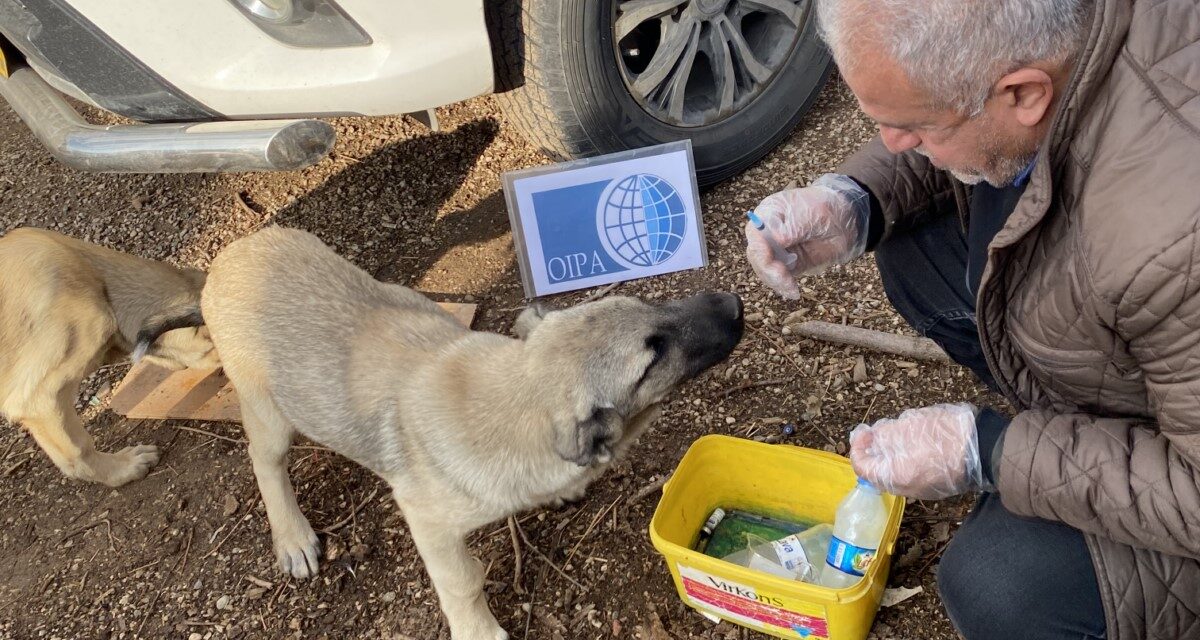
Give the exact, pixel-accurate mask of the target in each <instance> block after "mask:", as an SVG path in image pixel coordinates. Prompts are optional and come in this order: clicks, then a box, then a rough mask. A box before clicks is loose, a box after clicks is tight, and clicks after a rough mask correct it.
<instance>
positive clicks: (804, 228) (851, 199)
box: [746, 173, 871, 299]
mask: <svg viewBox="0 0 1200 640" xmlns="http://www.w3.org/2000/svg"><path fill="white" fill-rule="evenodd" d="M754 213H755V214H756V215H757V216H758V217H759V219H760V220H762V221H763V223H764V224H765V225H766V229H764V230H762V231H759V230H758V229H755V228H754V227H753V226H752V225H751V224H749V223H747V224H746V257H747V259H748V260H749V261H750V265H751V266H752V267H754V272H755V273H756V274H758V278H759V280H762V281H763V283H764V284H766V285H767V286H768V287H771V288H772V289H774V290H775V291H776V292H778V293H779V294H780V295H782V296H783V297H785V298H792V299H795V298H799V297H800V289H799V286H798V285H797V284H796V275H797V274H806V273H816V272H818V271H821V270H823V269H825V268H826V267H828V266H830V265H832V264H842V263H846V262H849V261H851V260H853V259H854V258H857V257H858V256H860V255H862V254H863V250H864V249H865V247H866V243H867V219H868V218H869V217H870V215H871V204H870V197H869V196H868V195H867V192H866V191H864V190H863V189H862V187H860V186H858V183H856V182H854V181H853V180H851V179H850V178H847V177H846V176H842V175H837V174H832V173H829V174H825V175H823V176H821V177H820V178H817V180H816V181H814V182H813V183H812V185H810V186H808V187H805V188H803V189H788V190H785V191H780V192H777V193H773V194H771V195H769V196H767V197H766V198H764V199H763V201H762V202H760V203H759V204H758V206H757V207H756V208H755V209H754ZM763 233H770V234H771V236H772V237H774V239H775V240H776V241H777V242H778V243H779V244H780V246H783V247H785V248H786V249H787V250H788V251H790V252H791V253H793V254H795V255H796V256H797V258H798V259H797V260H796V264H795V265H794V266H793V267H792V269H790V270H789V269H788V268H787V266H786V265H784V264H783V263H782V262H780V261H779V260H778V259H777V258H776V257H775V256H774V254H772V253H771V247H770V245H769V244H767V241H766V240H765V239H764V238H763V237H762V234H763Z"/></svg>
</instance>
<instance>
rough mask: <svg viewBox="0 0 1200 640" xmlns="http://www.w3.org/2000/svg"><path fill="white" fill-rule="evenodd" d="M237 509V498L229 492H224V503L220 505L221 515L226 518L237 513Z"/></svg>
mask: <svg viewBox="0 0 1200 640" xmlns="http://www.w3.org/2000/svg"><path fill="white" fill-rule="evenodd" d="M237 510H238V501H237V498H235V497H233V495H231V494H228V493H227V494H225V503H224V505H223V506H222V507H221V515H222V516H224V517H226V518H228V517H229V516H231V515H233V514H235V513H237Z"/></svg>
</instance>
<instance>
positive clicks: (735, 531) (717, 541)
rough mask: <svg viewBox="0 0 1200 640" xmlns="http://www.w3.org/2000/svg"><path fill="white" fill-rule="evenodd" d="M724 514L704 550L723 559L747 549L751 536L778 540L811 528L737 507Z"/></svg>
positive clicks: (707, 553) (706, 553)
mask: <svg viewBox="0 0 1200 640" xmlns="http://www.w3.org/2000/svg"><path fill="white" fill-rule="evenodd" d="M725 514H726V515H725V517H724V518H722V519H721V521H720V523H718V524H717V526H716V527H715V528H714V529H713V531H712V536H711V537H710V538H709V540H708V545H707V546H706V547H704V549H703V551H704V553H705V555H709V556H712V557H714V558H724V557H726V556H728V555H731V554H733V553H735V552H737V551H741V550H742V549H745V548H746V546H747V545H748V544H749V536H751V535H753V536H758V537H759V538H761V539H763V540H779V539H781V538H786V537H787V536H790V535H793V534H796V533H800V532H801V531H804V530H805V529H807V528H808V526H807V525H803V524H798V523H795V522H788V521H786V520H779V519H776V518H770V517H767V516H760V515H758V514H754V513H749V512H747V511H741V510H737V509H727V510H725Z"/></svg>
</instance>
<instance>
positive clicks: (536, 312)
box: [513, 302, 550, 340]
mask: <svg viewBox="0 0 1200 640" xmlns="http://www.w3.org/2000/svg"><path fill="white" fill-rule="evenodd" d="M548 313H550V310H549V309H547V308H546V306H545V305H543V304H542V303H540V302H535V303H533V304H532V305H529V306H528V307H525V310H524V311H522V312H521V315H519V316H517V320H516V322H514V323H513V333H515V334H516V335H517V337H518V338H520V339H522V340H524V339H526V338H528V337H529V334H531V333H533V330H534V328H535V327H537V326H538V325H539V324H541V322H542V318H545V317H546V314H548Z"/></svg>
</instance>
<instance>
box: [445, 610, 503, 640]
mask: <svg viewBox="0 0 1200 640" xmlns="http://www.w3.org/2000/svg"><path fill="white" fill-rule="evenodd" d="M488 617H489V618H490V617H491V616H488ZM450 640H508V632H507V631H505V630H504V629H502V628H501V627H500V625H499V624H498V623H497V622H496V619H495V618H492V620H491V621H490V623H489V622H487V621H480V623H479V624H477V625H471V626H468V627H466V628H458V629H455V628H451V629H450Z"/></svg>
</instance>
